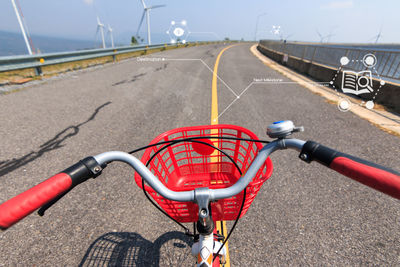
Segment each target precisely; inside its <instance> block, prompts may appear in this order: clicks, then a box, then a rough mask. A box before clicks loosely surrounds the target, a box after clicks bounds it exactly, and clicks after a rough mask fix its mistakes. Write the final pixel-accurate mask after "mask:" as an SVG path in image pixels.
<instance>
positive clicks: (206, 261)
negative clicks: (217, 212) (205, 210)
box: [192, 217, 226, 267]
mask: <svg viewBox="0 0 400 267" xmlns="http://www.w3.org/2000/svg"><path fill="white" fill-rule="evenodd" d="M197 230H198V232H199V240H198V241H197V242H195V243H194V244H193V246H192V255H193V256H194V257H196V256H197V267H212V266H213V259H214V255H215V254H217V253H218V251H219V250H220V248H221V246H222V243H221V242H220V241H219V239H220V235H219V234H218V233H217V232H216V230H215V228H214V222H213V221H212V220H211V218H210V217H208V219H207V220H203V221H200V220H199V222H197ZM214 236H216V238H214ZM218 256H219V257H218V258H219V259H215V261H218V266H219V263H222V264H224V263H225V258H226V250H225V247H223V248H222V249H221V250H220V251H219V253H218Z"/></svg>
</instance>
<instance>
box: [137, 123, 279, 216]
mask: <svg viewBox="0 0 400 267" xmlns="http://www.w3.org/2000/svg"><path fill="white" fill-rule="evenodd" d="M199 136H219V137H223V136H224V137H238V138H247V139H257V140H258V138H257V136H256V135H255V134H254V133H252V132H251V131H249V130H247V129H245V128H242V127H239V126H235V125H223V124H219V125H207V126H195V127H184V128H177V129H174V130H171V131H168V132H165V133H163V134H161V135H159V136H158V137H157V138H155V139H154V140H153V141H152V142H151V143H150V144H155V143H158V142H161V141H169V140H176V139H182V138H190V137H199ZM199 141H202V142H204V141H206V142H209V143H211V142H212V143H213V144H214V146H216V147H218V148H219V149H222V150H223V151H224V152H226V153H227V154H228V155H229V156H231V157H232V158H233V160H234V161H235V162H236V163H237V165H238V166H239V168H240V169H241V171H242V173H243V174H244V173H246V171H247V168H248V167H249V166H250V164H251V163H252V161H253V159H254V158H255V156H256V155H257V153H258V151H259V150H260V149H261V148H262V145H261V143H255V142H250V141H239V140H226V139H224V140H222V139H199ZM167 145H168V144H163V145H158V146H154V147H151V148H148V149H146V151H145V153H144V155H143V157H142V159H141V161H142V162H143V163H144V164H146V163H147V161H148V160H149V159H150V157H151V156H152V155H154V153H155V152H156V151H158V150H159V149H162V148H163V147H165V146H167ZM149 169H150V170H151V171H152V172H153V174H154V175H155V176H156V177H158V179H160V181H161V182H162V183H163V184H164V185H165V186H167V187H168V188H169V189H171V190H174V191H187V190H193V189H195V188H198V187H209V188H212V189H217V188H225V187H229V186H231V185H233V184H234V183H235V182H236V181H237V180H238V179H239V178H240V174H239V172H238V170H237V168H236V167H235V165H234V164H233V163H232V162H231V161H230V160H229V158H228V157H227V156H225V155H223V154H222V153H220V152H219V151H217V150H215V149H213V148H211V149H210V147H209V146H206V145H203V144H198V143H197V144H196V143H193V142H189V141H185V142H181V143H176V144H174V145H171V146H169V147H167V148H165V149H164V150H163V151H161V152H160V153H159V154H157V155H156V156H155V158H154V159H153V160H152V161H151V163H150V165H149ZM271 174H272V162H271V160H270V159H269V158H268V159H267V160H266V161H265V163H264V165H263V166H262V168H260V170H259V171H258V173H257V175H256V176H255V177H254V179H253V180H252V181H251V182H250V183H249V185H248V186H247V189H246V200H245V204H244V206H243V210H242V214H241V216H243V215H244V214H246V212H247V210H248V208H249V207H250V204H251V202H252V201H253V200H254V198H255V197H256V195H257V193H258V191H259V190H260V188H261V186H262V184H263V183H264V182H265V181H266V180H267V179H268V178H269V177H270V176H271ZM135 181H136V183H137V185H138V186H139V187H140V188H142V178H141V177H140V176H139V175H138V174H137V173H136V174H135ZM145 190H146V191H147V192H148V193H149V194H150V195H151V196H152V198H153V199H154V200H155V201H156V202H157V203H158V204H159V205H160V206H161V208H163V209H164V210H165V211H166V212H167V213H168V214H169V215H170V216H171V217H173V218H174V219H176V220H178V221H179V222H195V221H197V220H198V206H197V204H195V203H192V202H176V201H171V200H168V199H165V198H163V197H162V196H160V195H159V194H157V193H156V192H155V191H154V190H153V189H152V188H151V187H149V186H147V185H145ZM242 201H243V192H241V193H239V194H238V195H236V196H233V197H231V198H227V199H221V200H218V201H216V202H213V203H211V211H212V217H213V220H214V221H220V220H235V219H236V217H237V214H238V212H239V210H240V206H241V204H242Z"/></svg>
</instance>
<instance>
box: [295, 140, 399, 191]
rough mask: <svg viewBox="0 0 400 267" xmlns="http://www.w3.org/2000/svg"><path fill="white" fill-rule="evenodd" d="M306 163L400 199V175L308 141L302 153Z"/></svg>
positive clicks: (301, 156)
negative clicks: (318, 164) (313, 162)
mask: <svg viewBox="0 0 400 267" xmlns="http://www.w3.org/2000/svg"><path fill="white" fill-rule="evenodd" d="M300 158H301V159H303V160H304V161H306V162H311V161H312V160H316V161H318V162H319V163H321V164H323V165H325V166H327V167H329V168H331V169H332V170H335V171H337V172H338V173H341V174H343V175H345V176H347V177H349V178H351V179H353V180H355V181H357V182H360V183H362V184H364V185H366V186H369V187H371V188H374V189H375V190H378V191H380V192H382V193H385V194H387V195H390V196H392V197H394V198H397V199H400V173H398V172H396V171H394V170H392V169H389V168H386V167H384V166H381V165H378V164H375V163H372V162H369V161H367V160H364V159H360V158H357V157H354V156H351V155H348V154H345V153H342V152H339V151H337V150H334V149H331V148H329V147H326V146H323V145H321V144H318V143H316V142H313V141H307V142H306V143H305V144H304V146H303V149H302V151H301V153H300Z"/></svg>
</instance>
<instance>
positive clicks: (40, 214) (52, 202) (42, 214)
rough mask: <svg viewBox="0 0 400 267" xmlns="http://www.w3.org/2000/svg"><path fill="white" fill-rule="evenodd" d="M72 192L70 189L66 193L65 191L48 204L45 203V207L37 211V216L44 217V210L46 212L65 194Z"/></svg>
mask: <svg viewBox="0 0 400 267" xmlns="http://www.w3.org/2000/svg"><path fill="white" fill-rule="evenodd" d="M71 190H72V188H70V189H68V190H67V191H65V192H64V193H63V194H62V195H59V196H58V197H57V198H55V199H53V200H51V201H50V202H47V203H46V204H45V205H43V206H42V207H41V208H40V209H39V210H38V212H37V213H38V214H39V216H40V217H43V216H44V213H45V212H46V210H48V209H49V208H50V207H51V206H53V205H54V204H56V203H57V201H59V200H60V199H61V198H62V197H63V196H65V195H66V194H67V193H69V192H70V191H71Z"/></svg>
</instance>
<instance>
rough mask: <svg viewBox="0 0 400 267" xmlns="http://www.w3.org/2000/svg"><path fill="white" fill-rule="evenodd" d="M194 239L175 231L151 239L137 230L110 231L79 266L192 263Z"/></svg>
mask: <svg viewBox="0 0 400 267" xmlns="http://www.w3.org/2000/svg"><path fill="white" fill-rule="evenodd" d="M192 244H193V243H192V239H191V238H190V237H188V236H186V235H185V234H184V233H182V232H177V231H172V232H168V233H165V234H163V235H161V236H160V237H159V238H157V240H155V241H154V242H151V241H149V240H147V239H145V238H143V237H142V236H141V235H139V234H137V233H130V232H110V233H106V234H104V235H102V236H100V237H99V238H97V239H96V240H95V241H94V242H93V243H92V244H91V245H90V247H89V248H88V250H87V251H86V253H85V256H84V257H83V259H82V261H81V262H80V264H79V266H80V267H83V266H85V267H86V266H125V267H128V266H154V267H155V266H192V265H194V263H195V259H194V258H193V257H192V256H191V254H190V250H191V245H192Z"/></svg>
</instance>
